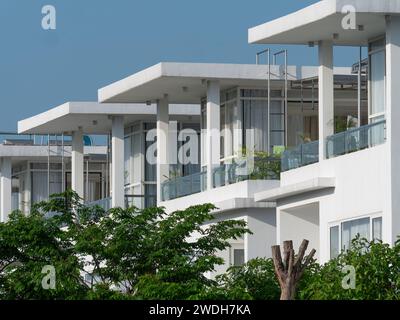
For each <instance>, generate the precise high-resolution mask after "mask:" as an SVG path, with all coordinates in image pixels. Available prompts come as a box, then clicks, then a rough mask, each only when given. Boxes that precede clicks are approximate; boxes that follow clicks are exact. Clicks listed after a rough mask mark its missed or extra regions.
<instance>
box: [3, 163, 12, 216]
mask: <svg viewBox="0 0 400 320" xmlns="http://www.w3.org/2000/svg"><path fill="white" fill-rule="evenodd" d="M0 175H1V176H0V193H1V195H0V221H1V222H7V220H8V216H9V215H10V213H11V210H12V205H11V201H12V199H11V196H12V195H11V192H12V190H11V158H2V159H1V166H0Z"/></svg>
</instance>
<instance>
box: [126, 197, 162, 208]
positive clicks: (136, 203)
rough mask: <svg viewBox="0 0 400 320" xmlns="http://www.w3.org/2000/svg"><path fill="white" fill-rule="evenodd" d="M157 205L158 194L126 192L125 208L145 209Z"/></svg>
mask: <svg viewBox="0 0 400 320" xmlns="http://www.w3.org/2000/svg"><path fill="white" fill-rule="evenodd" d="M155 206H157V196H156V195H135V194H125V208H130V207H136V208H138V209H145V208H150V207H155Z"/></svg>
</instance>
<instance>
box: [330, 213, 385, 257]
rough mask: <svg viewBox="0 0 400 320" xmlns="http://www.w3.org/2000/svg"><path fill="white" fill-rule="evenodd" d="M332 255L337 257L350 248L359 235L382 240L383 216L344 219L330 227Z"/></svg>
mask: <svg viewBox="0 0 400 320" xmlns="http://www.w3.org/2000/svg"><path fill="white" fill-rule="evenodd" d="M329 233H330V234H329V237H330V257H331V259H333V258H335V257H337V255H338V254H339V253H340V251H341V250H342V251H345V250H349V249H350V248H351V242H352V241H353V240H354V239H355V238H356V237H357V236H360V238H365V239H367V240H371V239H372V240H382V217H366V218H362V219H355V220H350V221H344V222H342V223H339V224H337V225H334V226H331V227H330V228H329Z"/></svg>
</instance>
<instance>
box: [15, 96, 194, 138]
mask: <svg viewBox="0 0 400 320" xmlns="http://www.w3.org/2000/svg"><path fill="white" fill-rule="evenodd" d="M169 112H170V114H171V118H172V119H174V120H185V119H186V120H188V119H189V120H190V119H197V118H199V117H200V106H199V105H170V108H169ZM113 115H114V116H116V115H123V116H124V121H125V123H126V124H129V123H132V122H134V121H137V120H147V121H155V119H156V118H155V117H156V106H155V105H149V106H148V105H145V104H116V103H112V104H108V103H98V102H67V103H65V104H63V105H61V106H58V107H55V108H53V109H50V110H48V111H46V112H43V113H40V114H38V115H36V116H33V117H31V118H28V119H24V120H21V121H19V122H18V133H20V134H62V133H68V132H71V131H74V130H78V128H79V127H81V128H82V130H83V132H84V133H86V134H105V133H108V132H109V131H110V130H111V125H112V123H111V119H110V116H113Z"/></svg>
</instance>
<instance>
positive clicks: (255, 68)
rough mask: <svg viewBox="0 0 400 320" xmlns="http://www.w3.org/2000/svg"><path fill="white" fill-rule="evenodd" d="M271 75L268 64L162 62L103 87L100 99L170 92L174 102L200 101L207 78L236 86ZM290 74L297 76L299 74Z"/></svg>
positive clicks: (139, 99)
mask: <svg viewBox="0 0 400 320" xmlns="http://www.w3.org/2000/svg"><path fill="white" fill-rule="evenodd" d="M288 73H289V74H290V73H291V72H288ZM278 74H280V72H279V67H278V66H273V67H272V70H271V75H272V79H273V80H279V79H282V76H279V75H278ZM292 74H293V72H292ZM267 76H268V67H267V66H266V65H256V64H217V63H172V62H161V63H159V64H157V65H155V66H152V67H150V68H148V69H145V70H143V71H140V72H138V73H135V74H133V75H132V76H130V77H127V78H125V79H122V80H120V81H117V82H115V83H113V84H110V85H108V86H106V87H104V88H101V89H99V92H98V99H99V101H100V102H112V103H145V102H146V101H152V102H155V101H156V100H158V99H161V98H163V97H164V95H165V94H168V99H169V102H170V103H200V100H201V98H203V97H205V96H206V94H207V82H206V80H218V81H219V82H220V86H221V89H222V90H224V89H229V88H232V87H236V86H266V81H267ZM289 77H290V78H291V80H295V79H296V78H297V77H296V74H293V75H289Z"/></svg>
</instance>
